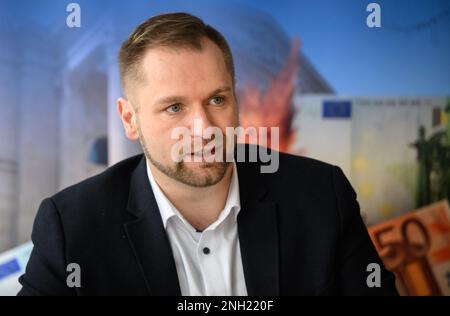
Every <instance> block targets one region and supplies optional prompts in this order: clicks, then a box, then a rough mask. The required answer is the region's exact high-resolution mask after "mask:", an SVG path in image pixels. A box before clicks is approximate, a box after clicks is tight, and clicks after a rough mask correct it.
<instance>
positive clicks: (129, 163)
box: [49, 155, 143, 215]
mask: <svg viewBox="0 0 450 316" xmlns="http://www.w3.org/2000/svg"><path fill="white" fill-rule="evenodd" d="M142 159H143V155H137V156H133V157H131V158H128V159H125V160H122V161H121V162H119V163H117V164H115V165H113V166H111V167H109V168H107V169H106V170H105V171H103V172H102V173H100V174H98V175H96V176H93V177H90V178H88V179H85V180H83V181H81V182H79V183H76V184H74V185H71V186H69V187H67V188H65V189H63V190H62V191H60V192H58V193H56V194H55V195H53V196H51V197H50V198H49V199H50V200H51V201H52V202H53V204H54V205H55V207H56V209H57V210H58V212H60V213H62V215H67V214H70V213H71V212H70V211H71V210H76V213H77V214H78V215H80V213H83V212H85V211H87V210H93V209H105V210H106V209H111V208H114V207H117V206H118V205H120V204H124V203H126V202H127V197H128V192H129V186H130V180H131V176H132V174H133V171H134V170H135V169H136V168H137V166H138V165H139V163H140V162H141V160H142Z"/></svg>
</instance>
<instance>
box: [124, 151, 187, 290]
mask: <svg viewBox="0 0 450 316" xmlns="http://www.w3.org/2000/svg"><path fill="white" fill-rule="evenodd" d="M146 168H147V167H146V161H145V157H144V156H143V157H142V160H141V161H140V163H139V165H138V167H137V168H136V169H135V170H134V172H133V174H132V177H131V184H130V192H129V197H128V206H127V210H128V212H130V213H131V214H132V215H133V216H134V219H133V220H131V221H128V222H126V223H125V224H124V227H125V231H126V234H127V237H128V240H129V242H130V245H131V248H132V249H133V252H134V255H135V256H136V260H137V261H138V264H139V267H140V269H141V272H142V274H143V277H144V278H145V281H146V285H147V288H148V291H149V294H151V295H181V291H180V286H179V282H178V275H177V271H176V266H175V261H174V259H173V255H172V249H171V246H170V243H169V240H168V238H167V235H166V231H165V229H164V226H163V222H162V219H161V214H160V212H159V209H158V205H157V203H156V200H155V197H154V195H153V191H152V189H151V186H150V182H149V180H148V176H147V169H146Z"/></svg>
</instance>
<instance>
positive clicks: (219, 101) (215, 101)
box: [211, 97, 224, 105]
mask: <svg viewBox="0 0 450 316" xmlns="http://www.w3.org/2000/svg"><path fill="white" fill-rule="evenodd" d="M211 102H212V104H213V105H221V104H222V103H223V102H224V98H223V97H214V98H212V99H211Z"/></svg>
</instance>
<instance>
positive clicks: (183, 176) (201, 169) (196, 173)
mask: <svg viewBox="0 0 450 316" xmlns="http://www.w3.org/2000/svg"><path fill="white" fill-rule="evenodd" d="M137 125H138V133H139V141H140V143H141V146H142V149H143V151H144V154H145V157H146V158H147V160H148V161H150V162H151V163H152V164H153V165H154V166H155V167H156V168H157V169H158V170H159V171H160V172H162V173H163V174H165V175H166V176H168V177H169V178H171V179H174V180H176V181H178V182H181V183H183V184H186V185H189V186H192V187H198V188H203V187H208V186H212V185H214V184H217V183H218V182H220V181H221V180H222V179H223V177H224V176H225V173H226V172H227V169H228V167H229V166H230V165H231V162H229V161H227V160H226V159H225V158H226V154H225V153H224V157H223V159H222V161H214V162H205V161H202V162H185V161H183V160H182V161H180V162H173V163H170V161H171V160H170V159H168V161H169V163H163V162H162V161H158V160H157V159H155V158H154V156H153V155H151V154H150V151H149V148H148V146H147V142H146V141H145V138H144V136H143V134H142V132H141V129H140V126H139V124H137Z"/></svg>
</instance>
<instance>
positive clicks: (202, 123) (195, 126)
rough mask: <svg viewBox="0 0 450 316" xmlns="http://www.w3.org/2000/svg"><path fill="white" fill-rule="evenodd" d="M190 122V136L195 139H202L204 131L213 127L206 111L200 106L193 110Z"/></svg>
mask: <svg viewBox="0 0 450 316" xmlns="http://www.w3.org/2000/svg"><path fill="white" fill-rule="evenodd" d="M190 120H191V122H190V129H191V135H192V136H193V137H195V138H197V137H198V138H203V133H204V130H205V129H206V128H208V127H212V126H213V124H212V122H211V119H210V117H209V115H208V113H207V111H205V108H204V107H203V106H201V105H199V106H196V107H195V108H194V111H193V113H192V117H191V118H190Z"/></svg>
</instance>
